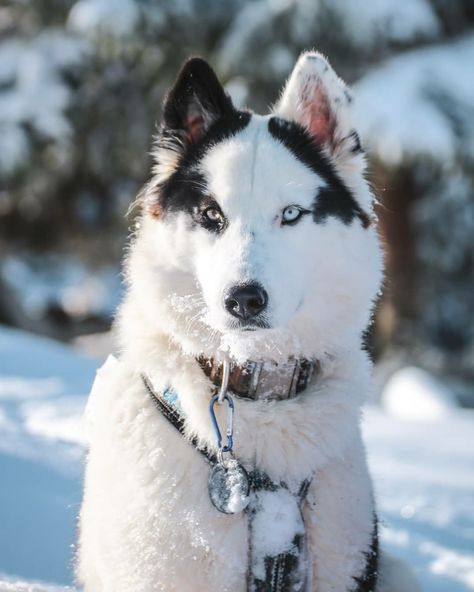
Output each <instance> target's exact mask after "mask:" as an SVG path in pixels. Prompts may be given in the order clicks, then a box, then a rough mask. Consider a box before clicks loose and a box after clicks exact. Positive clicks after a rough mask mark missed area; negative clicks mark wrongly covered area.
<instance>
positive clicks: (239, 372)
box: [197, 356, 320, 401]
mask: <svg viewBox="0 0 474 592" xmlns="http://www.w3.org/2000/svg"><path fill="white" fill-rule="evenodd" d="M197 361H198V363H199V365H200V366H201V368H202V370H203V372H204V374H205V375H206V376H207V377H208V378H210V380H211V381H212V382H213V383H214V385H216V386H220V385H221V384H222V378H223V364H222V362H219V361H217V360H215V359H214V358H206V357H204V356H200V357H199V358H198V359H197ZM319 369H320V364H319V362H318V360H307V359H305V358H299V359H297V358H290V359H289V360H288V361H287V362H283V363H277V362H272V361H265V362H252V361H250V360H249V361H247V362H245V363H244V364H243V365H238V364H236V363H234V362H230V369H229V381H228V389H229V390H230V391H232V392H233V393H234V394H236V395H238V396H239V397H241V398H243V399H251V400H259V399H261V400H266V401H271V400H275V401H279V400H284V399H292V398H293V397H296V395H298V394H300V393H302V392H303V391H304V390H306V389H307V388H308V386H309V385H310V384H311V382H312V379H313V378H315V377H316V376H317V374H318V372H319Z"/></svg>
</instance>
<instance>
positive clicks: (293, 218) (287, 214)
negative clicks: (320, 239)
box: [281, 206, 307, 224]
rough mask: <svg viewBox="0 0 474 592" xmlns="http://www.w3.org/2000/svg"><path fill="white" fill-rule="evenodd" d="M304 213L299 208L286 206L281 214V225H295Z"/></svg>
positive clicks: (304, 211)
mask: <svg viewBox="0 0 474 592" xmlns="http://www.w3.org/2000/svg"><path fill="white" fill-rule="evenodd" d="M306 212H307V211H306V210H303V208H300V207H299V206H287V207H286V208H285V209H284V210H283V212H282V213H281V223H282V224H295V223H296V222H297V221H298V220H299V219H300V218H301V216H302V215H303V214H304V213H306Z"/></svg>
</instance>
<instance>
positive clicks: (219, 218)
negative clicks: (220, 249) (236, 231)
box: [201, 206, 226, 231]
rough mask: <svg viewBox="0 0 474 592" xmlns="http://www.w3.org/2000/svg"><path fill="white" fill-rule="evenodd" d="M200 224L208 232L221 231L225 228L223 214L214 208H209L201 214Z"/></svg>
mask: <svg viewBox="0 0 474 592" xmlns="http://www.w3.org/2000/svg"><path fill="white" fill-rule="evenodd" d="M201 218H202V224H203V226H204V227H205V228H207V229H208V230H213V231H221V230H223V229H224V228H225V226H226V219H225V217H224V214H223V213H222V212H221V211H220V210H219V208H216V207H214V206H209V207H208V208H206V209H205V210H203V211H202V212H201Z"/></svg>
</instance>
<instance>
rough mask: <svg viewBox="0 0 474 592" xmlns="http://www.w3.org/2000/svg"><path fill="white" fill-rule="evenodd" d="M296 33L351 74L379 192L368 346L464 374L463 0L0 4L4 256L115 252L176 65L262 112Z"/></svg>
mask: <svg viewBox="0 0 474 592" xmlns="http://www.w3.org/2000/svg"><path fill="white" fill-rule="evenodd" d="M311 47H317V48H318V49H320V50H321V51H323V52H324V53H326V54H327V55H328V56H329V57H330V59H331V61H332V63H333V65H334V67H335V69H336V70H337V71H338V72H339V73H340V74H341V76H343V77H344V78H346V79H347V80H348V81H349V82H350V83H353V84H354V85H355V87H356V91H357V92H356V96H357V98H358V100H357V107H358V108H357V118H358V121H359V125H360V129H361V131H362V135H363V138H364V139H365V142H366V144H367V146H368V147H369V156H370V169H371V176H372V178H373V179H374V184H375V188H376V193H377V194H378V196H379V199H380V201H381V202H382V205H381V206H380V207H379V215H380V218H381V225H382V231H383V235H384V240H385V242H386V243H387V250H388V255H387V267H388V276H387V289H386V294H385V296H384V299H383V301H382V303H381V306H380V311H379V315H378V318H377V324H376V329H375V332H374V344H375V350H376V352H377V355H380V354H382V353H384V352H386V351H387V350H391V351H392V353H393V350H395V351H396V352H405V353H404V354H403V356H405V357H406V358H407V359H409V360H411V361H412V362H417V363H420V364H422V365H424V366H426V367H428V368H429V369H431V370H435V371H439V372H443V373H444V374H450V373H451V374H456V375H458V376H459V375H461V376H463V377H464V378H465V379H467V380H468V381H471V382H472V381H474V376H473V374H472V372H473V370H472V364H469V361H470V360H472V355H473V353H474V345H473V344H474V329H473V323H472V319H473V318H474V314H473V313H474V302H473V298H472V286H471V283H470V281H469V278H470V277H472V271H473V265H474V262H473V252H472V236H474V214H473V182H474V181H473V179H474V173H473V171H474V167H473V164H474V162H473V161H474V123H473V122H474V117H473V116H474V112H473V111H474V107H473V106H474V77H473V76H472V63H474V4H473V3H472V2H471V1H470V0H450V1H449V2H448V1H447V0H405V1H401V0H374V1H372V2H367V1H366V0H227V1H226V2H220V1H218V0H175V1H173V2H166V1H165V0H158V1H156V2H150V1H148V0H76V1H74V0H41V1H39V2H34V3H32V2H27V1H26V0H22V1H18V2H7V3H5V2H2V3H0V175H1V181H0V232H1V238H0V248H1V252H2V254H3V257H4V261H6V258H7V257H11V256H12V253H13V254H14V256H15V257H18V256H19V255H18V253H22V252H25V253H26V252H28V253H29V255H28V257H30V256H31V253H32V252H33V253H34V252H39V251H44V250H55V251H56V252H60V253H63V256H64V257H68V256H71V253H73V254H74V256H75V257H79V258H80V259H81V261H83V262H85V264H86V265H89V266H92V267H97V265H99V264H105V263H110V262H112V263H114V264H117V263H118V260H119V258H120V255H121V249H122V245H123V238H124V235H125V233H126V221H125V217H124V216H125V212H126V211H127V209H128V206H129V204H130V203H131V201H132V199H133V196H134V195H135V194H136V193H137V191H138V190H139V188H140V186H141V184H142V183H143V182H144V180H145V179H146V177H147V175H148V172H149V168H150V161H149V157H148V156H147V154H148V152H149V149H150V144H151V134H152V133H153V130H154V126H155V122H156V121H157V120H158V118H159V112H160V105H161V101H162V97H163V94H164V92H165V90H166V88H167V87H168V86H169V84H170V83H171V81H172V79H173V78H174V76H175V75H176V72H177V70H178V68H179V65H180V63H181V62H182V61H183V60H184V59H185V58H186V57H188V56H189V55H191V54H201V55H203V56H204V57H207V58H208V59H210V60H211V62H212V63H213V64H214V65H215V67H216V68H217V70H218V71H219V73H220V75H221V76H222V77H223V79H224V80H225V81H226V83H227V84H228V88H229V90H230V92H231V93H232V94H233V96H234V99H235V101H236V102H237V103H239V104H242V103H246V102H247V101H248V102H249V103H250V106H251V107H254V108H255V109H257V110H264V109H266V108H267V106H268V105H269V104H271V103H272V102H273V101H274V100H275V99H276V97H277V93H278V90H279V88H280V86H281V84H282V81H283V80H284V78H285V77H286V75H287V74H288V72H289V70H290V69H291V66H292V64H293V62H294V61H295V59H296V58H297V55H298V54H299V52H300V51H301V50H303V49H307V48H311ZM25 257H26V255H25ZM25 260H26V259H25ZM3 269H6V267H5V265H4V266H3ZM3 276H4V277H3V282H4V283H6V284H9V285H10V286H11V284H12V282H11V281H10V280H11V277H10V276H9V275H8V273H7V274H5V273H4V274H3ZM9 277H10V280H9ZM13 283H15V282H13ZM2 306H3V311H2V313H1V315H2V316H3V318H4V319H7V320H8V317H9V315H8V314H7V313H6V312H5V310H6V308H7V307H6V306H5V305H4V304H2ZM14 316H15V318H14V319H13V317H12V316H10V321H11V322H18V314H15V315H14ZM41 330H44V326H43V325H42V329H41Z"/></svg>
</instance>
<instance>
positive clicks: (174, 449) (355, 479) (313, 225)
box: [77, 51, 419, 592]
mask: <svg viewBox="0 0 474 592" xmlns="http://www.w3.org/2000/svg"><path fill="white" fill-rule="evenodd" d="M351 110H352V95H351V92H350V91H349V89H348V88H347V87H346V85H345V84H344V82H343V81H342V80H341V79H340V78H339V77H338V76H337V75H336V73H335V72H334V70H333V69H332V67H331V66H330V65H329V63H328V61H327V60H326V59H325V58H324V57H323V56H322V55H321V54H320V53H318V52H315V51H310V52H305V53H303V54H302V55H301V56H300V58H299V59H298V61H297V63H296V65H295V67H294V70H293V71H292V73H291V75H290V77H289V79H288V81H287V82H286V85H285V86H284V89H283V91H282V93H281V96H280V98H279V99H278V100H277V102H276V104H275V105H274V107H273V108H272V110H271V113H270V114H269V115H265V116H261V115H257V114H254V113H253V112H251V111H249V110H241V109H237V108H236V107H235V106H234V105H233V103H232V100H231V98H230V97H229V96H228V94H226V92H225V90H224V89H223V87H222V85H221V83H220V82H219V80H218V78H217V77H216V74H215V73H214V71H213V70H212V68H211V67H210V66H209V64H208V63H207V62H206V61H204V60H202V59H200V58H191V59H190V60H189V61H187V62H186V63H185V64H184V66H183V68H182V69H181V71H180V73H179V75H178V77H177V80H176V82H175V84H174V86H173V87H172V88H171V90H170V91H169V93H168V95H167V97H166V98H165V101H164V106H163V115H162V122H161V127H160V131H159V135H158V138H157V140H156V144H155V146H154V151H153V156H154V168H153V174H152V177H151V180H150V182H149V183H148V184H147V185H146V186H145V188H144V190H143V191H142V193H141V195H140V198H139V200H140V203H141V205H142V215H141V217H140V220H139V223H138V225H137V226H138V229H137V231H136V232H135V233H134V236H133V237H132V240H131V246H130V249H129V252H128V256H127V260H126V265H125V269H126V282H127V291H126V295H125V298H124V301H123V303H122V304H121V306H120V309H119V312H118V316H117V325H116V326H117V332H118V340H119V345H120V348H119V349H120V356H119V360H118V361H109V362H108V363H107V364H106V365H105V366H104V367H103V368H102V369H101V370H100V371H99V372H98V375H97V378H96V381H95V383H94V387H93V390H92V393H91V396H90V400H89V403H88V409H87V415H88V426H89V427H88V430H89V441H90V447H89V452H88V457H87V465H86V475H85V486H84V498H83V504H82V508H81V512H80V518H79V545H78V549H79V550H78V557H77V577H78V580H79V582H80V583H81V584H82V585H83V586H84V590H85V592H152V591H153V592H154V591H164V592H174V591H176V592H177V591H179V592H188V591H189V592H191V591H193V592H217V591H224V592H244V591H251V590H254V591H261V592H272V591H279V592H296V591H302V592H308V591H312V592H315V591H317V592H330V591H331V592H350V591H351V592H368V591H369V590H377V591H378V592H414V591H416V590H419V588H418V584H417V583H416V581H415V579H414V577H413V576H412V575H411V572H410V570H409V568H408V567H407V566H404V565H403V564H402V563H401V562H398V561H397V560H395V559H393V558H391V557H389V556H388V555H387V554H386V553H385V552H384V551H383V550H382V549H380V546H379V542H378V533H377V512H376V507H375V502H374V495H373V491H372V484H371V479H370V476H369V472H368V469H367V463H366V455H365V451H364V445H363V442H362V439H361V433H360V427H359V419H360V409H361V405H362V403H363V402H364V400H365V398H366V397H367V395H368V393H370V391H371V388H372V387H371V363H370V361H369V359H368V356H367V354H366V352H365V351H364V348H363V345H362V336H363V333H364V331H365V329H366V327H367V326H368V323H369V321H370V318H371V314H372V310H373V306H374V302H375V300H376V298H377V295H378V293H379V291H380V288H381V283H382V278H383V255H382V251H381V247H380V244H379V238H378V234H377V224H376V217H375V215H374V210H373V202H374V198H373V195H372V192H371V188H370V185H369V183H368V182H367V180H366V178H365V176H364V168H365V161H364V153H363V150H362V148H361V143H360V141H359V136H358V134H357V131H356V130H355V129H354V127H353V122H352V117H351ZM210 402H211V407H210ZM232 411H233V424H232V425H231V423H232V422H231V419H232V417H231V415H232ZM211 416H212V417H211ZM214 418H215V425H214V424H213V422H212V419H214ZM216 427H217V428H218V429H219V430H220V432H221V434H222V438H221V440H218V439H217V440H216V434H217V436H219V434H218V433H217V432H216ZM226 430H227V437H228V440H227V443H226V442H225V433H224V432H226ZM229 438H230V439H231V440H229ZM229 442H230V443H229ZM209 471H211V473H209ZM209 475H210V476H209ZM234 478H236V479H237V482H238V488H237V490H236V491H237V493H238V495H237V497H236V498H235V499H234V498H232V496H233V494H234V493H235V491H234V490H233V489H232V487H234V485H235V479H234ZM219 479H220V481H219ZM232 479H234V481H232ZM216 480H217V481H216ZM222 488H223V489H222ZM229 488H230V489H229ZM234 497H235V496H234ZM231 498H232V499H231ZM247 504H248V505H247Z"/></svg>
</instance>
